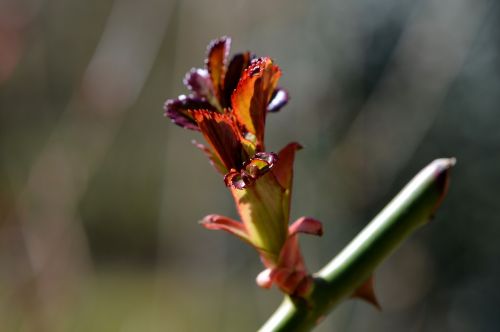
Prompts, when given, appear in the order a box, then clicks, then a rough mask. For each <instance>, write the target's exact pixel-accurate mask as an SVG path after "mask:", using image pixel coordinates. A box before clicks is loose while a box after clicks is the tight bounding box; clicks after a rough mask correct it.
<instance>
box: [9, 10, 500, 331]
mask: <svg viewBox="0 0 500 332" xmlns="http://www.w3.org/2000/svg"><path fill="white" fill-rule="evenodd" d="M499 9H500V8H499V2H498V1H495V0H377V1H375V0H353V1H341V0H317V1H301V0H293V1H290V0H277V1H265V0H254V1H244V0H213V1H194V0H179V1H174V0H148V1H135V0H87V1H76V0H1V1H0V331H7V332H10V331H23V332H24V331H29V332H32V331H35V332H38V331H40V332H45V331H51V332H52V331H55V332H59V331H111V332H113V331H117V332H118V331H119V332H129V331H146V332H149V331H151V332H153V331H254V330H256V329H257V328H258V327H259V326H260V325H261V324H262V323H263V322H264V321H265V320H266V319H267V317H268V316H269V315H270V314H271V312H273V311H274V309H275V307H276V306H277V305H278V304H279V302H280V301H281V295H280V294H279V292H278V291H276V290H275V289H273V290H270V291H264V290H261V289H258V288H257V286H256V285H255V281H254V277H255V276H256V275H257V273H258V272H260V271H261V269H262V266H261V264H260V262H259V260H258V257H257V255H256V254H255V252H254V251H253V250H252V249H250V248H248V247H246V246H245V245H244V244H243V243H241V242H240V241H237V240H236V239H235V238H233V237H230V236H228V235H227V234H225V233H222V232H209V231H206V230H204V229H203V228H202V227H200V226H199V225H198V224H197V221H198V220H200V219H201V218H202V217H203V216H204V215H206V214H209V213H220V214H225V215H230V216H235V210H234V206H233V203H232V199H231V197H230V195H229V193H228V192H227V190H226V189H225V187H224V185H223V183H222V179H221V178H220V176H219V175H218V174H217V173H216V172H214V171H213V169H212V168H211V166H210V165H209V164H208V162H207V160H206V159H205V157H204V156H203V155H202V154H201V153H200V152H199V151H198V150H197V149H195V148H194V147H193V146H192V145H191V144H190V140H191V139H192V138H197V139H200V137H199V136H198V135H199V134H198V133H195V132H190V131H186V130H182V129H180V128H178V127H176V126H174V125H172V124H171V123H170V122H169V121H168V120H167V119H165V118H164V117H163V115H162V113H163V110H162V106H163V102H164V101H165V99H166V98H174V97H176V96H177V95H178V94H180V93H185V92H186V90H185V88H184V87H183V86H182V78H183V76H184V74H185V72H187V71H188V70H189V69H190V68H191V67H200V66H202V65H203V59H204V55H205V47H206V45H207V44H208V42H209V41H210V40H211V39H213V38H217V37H219V36H222V35H229V36H231V37H232V38H233V53H234V52H235V51H244V50H252V51H254V52H255V53H257V54H259V55H269V56H272V57H273V58H274V59H275V60H276V62H277V63H278V64H279V65H280V67H281V68H282V70H283V76H282V79H281V81H280V84H281V85H282V86H284V87H286V88H287V89H288V90H289V92H290V94H291V101H290V103H289V105H288V106H287V107H286V108H285V109H284V110H282V111H281V112H280V113H279V114H273V115H271V116H270V117H269V119H268V128H267V134H266V135H267V142H268V143H267V145H268V147H269V148H270V150H273V151H277V150H279V149H280V148H281V147H282V146H284V145H285V144H286V143H287V142H289V141H293V140H296V141H299V142H301V143H302V144H303V145H304V146H305V149H304V150H302V151H301V152H300V153H299V154H298V155H297V159H296V173H295V175H296V176H295V187H294V190H295V192H294V197H293V205H292V206H293V210H292V217H293V218H296V217H299V216H302V215H309V216H314V217H316V218H318V219H320V220H322V221H323V223H324V227H325V234H324V236H323V237H322V238H320V239H317V238H307V237H303V238H302V239H301V243H302V246H303V248H304V251H305V256H306V262H307V263H308V266H309V268H310V269H311V270H312V271H315V270H317V269H319V268H320V267H321V266H323V265H324V264H325V263H326V262H327V261H328V260H329V259H330V258H331V257H333V256H334V255H335V254H336V253H337V252H338V251H339V250H341V248H342V247H344V246H345V245H346V244H347V243H348V242H349V240H350V239H351V238H352V237H353V236H354V235H355V234H356V233H357V232H359V230H361V229H362V227H363V226H364V225H366V223H367V222H368V221H369V220H370V219H371V218H372V217H373V216H374V215H375V214H376V213H377V212H378V211H379V210H380V209H381V208H382V207H383V206H384V205H385V204H386V203H387V202H388V201H389V200H390V199H391V198H392V197H393V196H394V195H395V194H396V193H397V192H398V191H399V189H400V188H401V187H402V186H403V185H404V184H405V183H406V182H407V181H409V180H410V179H411V177H412V176H413V175H414V174H415V173H416V172H417V171H418V170H419V169H421V168H422V167H424V166H425V165H426V164H427V163H428V162H430V161H431V160H433V159H435V158H438V157H448V156H454V157H456V158H457V159H458V164H457V166H456V167H455V168H454V169H453V172H452V183H451V188H450V189H451V190H450V192H449V196H448V197H447V199H446V200H445V202H444V205H443V206H442V209H440V210H439V212H438V214H437V216H436V218H435V219H434V220H433V221H432V222H431V223H430V224H429V225H428V226H427V227H424V228H422V229H420V230H419V231H417V232H416V233H415V234H414V236H412V237H411V238H410V239H409V240H408V241H407V242H405V244H404V245H403V246H402V247H401V248H400V249H399V250H398V251H397V252H396V253H395V254H394V255H393V256H391V257H390V258H389V259H388V260H387V261H386V262H385V263H384V264H383V265H382V266H381V267H380V268H379V269H378V271H377V273H376V292H377V294H378V297H379V299H380V302H381V304H382V307H383V310H382V311H381V312H379V311H377V310H375V309H374V308H373V307H371V306H370V305H368V304H365V303H362V302H359V301H347V302H345V303H344V304H342V305H341V306H340V307H338V309H337V310H336V311H335V312H334V313H333V314H332V315H330V316H329V317H328V318H327V319H326V320H325V321H324V322H323V324H322V325H321V326H320V327H319V328H318V329H317V331H349V332H351V331H352V332H354V331H360V332H361V331H459V332H461V331H463V332H465V331H498V328H499V326H500V316H499V315H498V312H499V311H498V310H499V308H500V291H499V290H498V282H499V280H500V264H499V258H500V243H499V241H498V236H499V234H500V224H499V221H500V219H499V215H500V204H499V198H500V189H499V186H500V153H499V152H500V112H499V110H498V105H500V62H499V60H500V57H499V55H500V43H498V41H499V37H500V10H499Z"/></svg>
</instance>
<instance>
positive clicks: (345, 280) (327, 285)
mask: <svg viewBox="0 0 500 332" xmlns="http://www.w3.org/2000/svg"><path fill="white" fill-rule="evenodd" d="M454 164H455V159H453V158H451V159H437V160H435V161H433V162H432V163H430V164H429V165H428V166H427V167H426V168H424V169H423V170H422V171H420V173H418V174H417V175H416V176H415V177H414V178H413V179H412V180H411V181H410V183H408V184H407V185H406V187H404V188H403V190H402V191H401V192H400V193H399V194H398V195H397V196H396V197H395V198H394V199H393V200H392V201H391V202H390V203H389V204H388V205H387V206H386V207H385V208H384V209H383V210H382V211H381V212H380V213H379V214H378V215H377V216H376V217H375V218H374V219H373V220H372V221H371V222H370V223H369V224H368V225H367V226H366V227H365V228H364V229H363V230H362V231H361V232H360V233H359V234H358V235H357V236H356V237H355V238H354V240H352V241H351V243H349V244H348V245H347V247H345V248H344V250H342V252H341V253H340V254H339V255H337V256H336V257H335V258H334V259H333V260H332V261H330V263H328V264H327V265H326V266H325V267H324V268H323V269H321V270H320V271H319V272H317V273H316V274H315V275H314V277H315V286H314V290H313V291H312V293H311V295H310V296H309V297H308V299H307V301H304V300H298V299H292V298H290V297H285V299H284V301H283V303H282V304H281V306H280V307H279V308H278V309H277V311H276V312H275V313H274V314H273V316H271V318H270V319H269V320H268V321H267V322H266V323H265V324H264V325H263V326H262V328H261V329H260V330H259V331H261V332H270V331H310V330H311V329H312V328H313V327H314V326H315V325H317V324H318V322H319V321H320V320H321V319H322V317H324V316H325V315H326V314H327V313H328V312H329V311H330V310H331V309H332V308H333V307H335V306H336V305H337V304H339V303H340V302H341V301H343V300H344V299H346V298H348V297H350V296H352V295H353V293H354V292H355V291H356V289H358V288H359V287H360V286H361V285H362V284H363V283H364V282H365V281H367V280H368V279H369V278H370V276H371V275H372V273H373V271H374V269H375V268H376V267H377V266H378V265H379V264H380V262H381V261H382V260H384V259H385V258H386V257H387V256H388V255H389V254H390V253H392V252H393V251H394V250H395V249H396V248H397V247H398V246H399V244H400V243H401V242H402V241H403V240H405V239H406V238H407V237H408V236H409V235H410V234H411V233H412V232H413V231H414V230H415V229H417V228H418V227H419V226H422V225H424V224H425V223H426V222H427V221H428V220H429V219H430V218H432V217H433V215H434V212H435V211H436V209H437V208H438V207H439V205H440V203H441V201H442V199H443V198H444V196H445V195H446V191H447V187H448V181H449V170H450V168H451V167H452V166H453V165H454Z"/></svg>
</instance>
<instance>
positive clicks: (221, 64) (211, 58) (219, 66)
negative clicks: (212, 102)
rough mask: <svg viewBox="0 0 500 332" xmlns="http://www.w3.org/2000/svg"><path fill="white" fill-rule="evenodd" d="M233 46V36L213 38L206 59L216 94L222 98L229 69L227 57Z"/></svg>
mask: <svg viewBox="0 0 500 332" xmlns="http://www.w3.org/2000/svg"><path fill="white" fill-rule="evenodd" d="M230 48H231V38H229V37H221V38H219V39H215V40H212V42H210V44H209V45H208V55H207V59H206V61H205V64H206V67H207V69H208V73H209V74H210V78H211V80H212V84H213V87H214V90H215V94H216V95H217V97H218V98H219V99H221V91H222V89H223V83H224V77H225V76H226V70H227V58H228V55H229V49H230Z"/></svg>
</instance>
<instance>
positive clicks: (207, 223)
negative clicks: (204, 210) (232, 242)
mask: <svg viewBox="0 0 500 332" xmlns="http://www.w3.org/2000/svg"><path fill="white" fill-rule="evenodd" d="M200 224H201V225H202V226H203V227H205V228H207V229H212V230H223V231H226V232H229V233H231V234H233V235H236V236H238V237H239V238H240V239H242V240H243V241H245V242H247V243H250V244H251V242H250V240H249V238H248V233H247V231H246V229H245V225H243V224H242V223H241V222H238V221H236V220H233V219H231V218H228V217H224V216H220V215H217V214H210V215H208V216H206V217H205V218H203V220H202V221H201V222H200Z"/></svg>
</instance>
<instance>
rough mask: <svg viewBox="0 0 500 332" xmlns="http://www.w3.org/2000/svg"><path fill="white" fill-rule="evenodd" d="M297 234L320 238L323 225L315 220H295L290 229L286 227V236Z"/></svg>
mask: <svg viewBox="0 0 500 332" xmlns="http://www.w3.org/2000/svg"><path fill="white" fill-rule="evenodd" d="M298 233H305V234H312V235H318V236H321V235H323V225H322V224H321V222H320V221H318V220H316V219H313V218H309V217H301V218H299V219H297V220H296V221H295V222H294V223H293V224H291V225H290V227H288V234H289V235H290V236H293V235H296V234H298Z"/></svg>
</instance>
